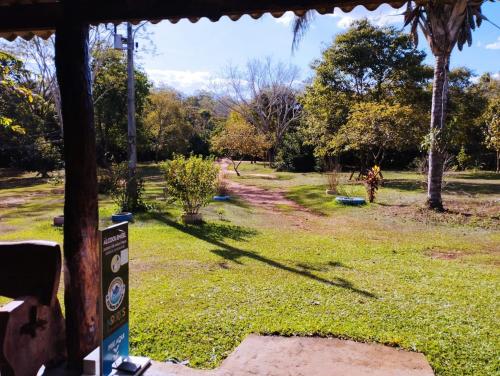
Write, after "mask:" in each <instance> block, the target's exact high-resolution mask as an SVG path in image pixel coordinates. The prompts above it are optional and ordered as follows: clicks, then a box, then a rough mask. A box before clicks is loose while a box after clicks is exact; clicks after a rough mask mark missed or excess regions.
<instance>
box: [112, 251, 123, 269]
mask: <svg viewBox="0 0 500 376" xmlns="http://www.w3.org/2000/svg"><path fill="white" fill-rule="evenodd" d="M121 262H122V260H121V259H120V255H114V256H113V258H112V259H111V271H112V272H113V273H118V270H120V266H121Z"/></svg>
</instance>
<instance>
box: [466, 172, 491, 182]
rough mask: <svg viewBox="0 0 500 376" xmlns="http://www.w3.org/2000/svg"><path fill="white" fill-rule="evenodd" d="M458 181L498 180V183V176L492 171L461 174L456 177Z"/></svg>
mask: <svg viewBox="0 0 500 376" xmlns="http://www.w3.org/2000/svg"><path fill="white" fill-rule="evenodd" d="M456 177H457V178H459V179H467V180H474V179H482V180H498V181H499V182H500V174H498V173H496V172H492V171H478V172H463V173H460V174H457V175H456Z"/></svg>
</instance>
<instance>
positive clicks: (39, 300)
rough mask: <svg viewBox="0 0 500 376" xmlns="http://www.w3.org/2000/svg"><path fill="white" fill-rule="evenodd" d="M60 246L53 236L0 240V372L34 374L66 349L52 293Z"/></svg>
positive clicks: (9, 375) (56, 281) (58, 271)
mask: <svg viewBox="0 0 500 376" xmlns="http://www.w3.org/2000/svg"><path fill="white" fill-rule="evenodd" d="M60 276H61V250H60V248H59V245H58V244H57V243H52V242H41V241H31V242H15V243H2V242H0V295H1V296H5V297H8V298H11V299H14V300H13V301H11V302H10V303H7V304H6V305H4V306H3V307H0V375H1V376H34V375H36V374H37V371H38V370H39V369H40V367H41V366H42V365H45V366H49V367H50V366H52V365H55V364H57V363H59V362H61V361H62V360H64V358H65V355H66V346H65V345H66V344H65V326H64V318H63V315H62V312H61V306H60V305H59V300H58V299H57V290H58V288H59V279H60Z"/></svg>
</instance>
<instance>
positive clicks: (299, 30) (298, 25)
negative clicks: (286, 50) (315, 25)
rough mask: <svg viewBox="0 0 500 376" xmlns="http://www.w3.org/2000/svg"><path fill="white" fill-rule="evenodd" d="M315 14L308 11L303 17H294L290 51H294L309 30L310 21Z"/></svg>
mask: <svg viewBox="0 0 500 376" xmlns="http://www.w3.org/2000/svg"><path fill="white" fill-rule="evenodd" d="M315 14H316V13H315V12H314V11H312V10H310V11H307V12H306V13H305V14H304V15H303V16H296V17H295V19H294V20H293V25H292V30H293V41H292V51H296V50H297V48H298V46H299V43H300V40H301V39H302V37H303V36H304V34H305V33H306V31H307V29H308V28H309V26H310V24H311V22H312V20H313V19H314V16H315Z"/></svg>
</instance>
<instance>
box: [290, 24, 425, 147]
mask: <svg viewBox="0 0 500 376" xmlns="http://www.w3.org/2000/svg"><path fill="white" fill-rule="evenodd" d="M424 58H425V54H424V53H423V52H421V51H418V50H415V49H414V48H413V47H412V44H411V39H410V36H409V35H407V34H404V33H402V32H400V31H397V30H396V29H395V28H391V27H377V26H374V25H372V24H370V23H369V22H368V21H367V20H366V19H364V20H360V21H356V22H354V23H353V24H352V25H351V27H350V28H349V29H348V30H347V31H346V32H345V33H342V34H339V35H337V36H336V37H335V39H334V41H333V44H332V45H331V46H330V47H328V48H327V49H326V50H325V51H323V54H322V57H321V59H319V60H317V61H315V62H314V63H313V64H312V68H313V69H314V71H315V77H314V79H313V81H312V83H311V84H310V85H308V86H307V87H306V89H305V92H304V94H303V95H302V96H301V97H300V102H301V104H302V105H303V109H304V112H305V116H304V125H305V134H306V136H307V138H306V139H307V140H308V142H309V143H311V144H313V145H314V146H315V154H316V155H317V156H318V157H327V156H331V155H333V154H335V153H336V152H337V151H338V148H337V147H335V142H334V139H335V137H336V133H337V132H338V130H339V129H340V128H341V127H342V126H343V125H345V124H346V122H347V120H348V116H349V113H350V109H351V108H352V107H353V106H354V105H355V104H356V103H359V102H361V101H368V102H382V101H384V102H390V103H401V104H404V105H410V104H411V105H412V107H419V108H425V107H424V106H425V104H426V101H427V99H428V96H427V95H426V92H425V85H426V83H427V81H428V79H429V77H430V74H429V69H427V68H426V67H425V66H424V65H423V64H422V62H423V59H424ZM422 112H425V111H422Z"/></svg>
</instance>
